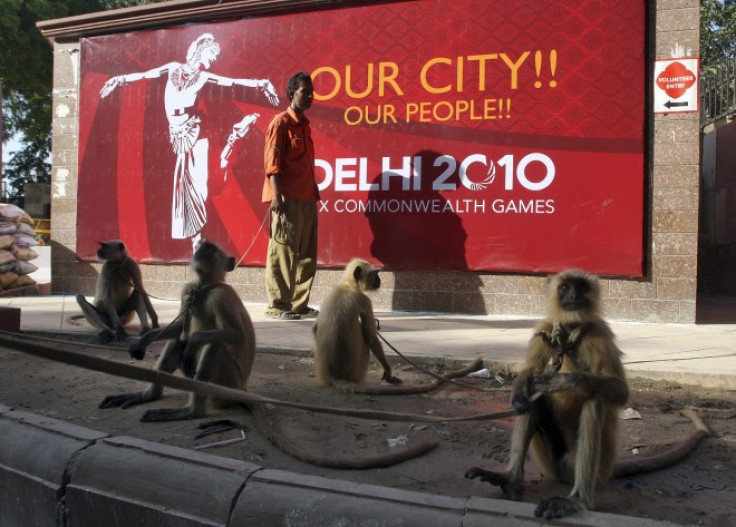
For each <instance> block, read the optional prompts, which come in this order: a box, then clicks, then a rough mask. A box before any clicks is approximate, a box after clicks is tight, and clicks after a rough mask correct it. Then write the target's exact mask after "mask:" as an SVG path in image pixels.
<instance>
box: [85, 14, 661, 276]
mask: <svg viewBox="0 0 736 527" xmlns="http://www.w3.org/2000/svg"><path fill="white" fill-rule="evenodd" d="M299 70H306V71H307V72H309V73H310V74H311V75H312V77H313V81H314V89H315V100H314V103H313V105H312V108H311V109H310V110H309V111H308V113H307V115H308V117H309V118H310V120H311V123H312V133H313V138H314V143H315V150H316V166H317V170H316V173H317V178H318V183H319V187H320V194H321V198H322V201H321V202H320V204H319V223H320V225H319V238H320V241H319V263H320V265H322V266H325V267H334V266H342V265H344V264H345V263H346V262H347V261H348V260H350V259H351V258H353V257H362V258H366V259H369V260H371V261H374V262H376V263H379V264H381V265H383V266H385V267H389V268H392V269H418V270H432V269H437V270H465V269H469V270H483V271H499V272H552V271H557V270H559V269H561V268H565V267H581V268H585V269H586V270H589V271H591V272H596V273H600V274H616V275H630V276H637V275H641V274H642V272H643V259H644V254H643V251H644V249H643V246H644V243H643V231H644V220H643V218H644V188H645V182H644V174H645V140H644V134H645V129H646V125H645V90H646V81H645V75H646V71H647V68H646V57H645V3H644V2H641V1H639V0H626V1H624V2H622V3H619V4H617V5H616V8H615V9H613V8H612V7H611V4H610V2H606V1H603V0H565V1H562V2H529V1H524V0H514V1H509V2H500V3H498V2H478V1H474V0H455V1H453V2H446V1H444V0H417V1H407V2H392V3H386V4H375V5H367V6H359V7H343V8H340V9H324V10H319V11H314V12H300V13H294V14H279V15H273V16H265V17H260V18H249V19H243V20H236V21H228V22H217V23H211V24H198V25H188V26H183V27H176V28H170V29H161V30H147V31H138V32H131V33H124V34H113V35H108V36H102V37H94V38H90V39H85V40H83V41H82V43H81V89H80V93H81V95H80V133H79V189H78V198H79V200H78V217H77V240H78V241H77V252H78V255H79V257H80V258H82V259H92V258H94V252H95V249H96V242H97V240H102V239H108V238H120V239H122V240H124V241H125V242H126V244H127V246H128V248H129V250H130V252H131V253H132V254H133V256H134V257H135V258H136V259H137V260H139V261H143V262H162V263H163V262H186V261H188V260H189V258H190V256H191V251H192V244H193V242H194V241H196V240H197V239H198V238H199V237H205V238H208V239H211V240H214V241H216V242H218V243H220V244H222V245H223V246H224V247H225V248H226V249H227V250H228V251H229V252H231V253H232V254H234V255H236V256H237V257H240V256H242V255H244V254H245V258H244V259H243V264H247V265H263V264H264V258H265V253H266V244H267V237H268V232H267V231H268V228H267V224H266V227H265V228H262V227H261V225H262V223H263V220H264V217H265V215H266V213H267V205H266V204H264V203H261V188H262V185H263V179H264V175H263V148H264V144H263V143H264V133H265V130H266V127H267V125H268V123H269V121H270V119H271V117H272V116H273V115H275V114H276V113H277V112H279V111H281V110H283V109H284V108H285V107H286V106H287V104H288V101H287V100H286V94H285V86H286V81H287V79H288V78H289V76H291V74H293V73H295V72H296V71H299ZM272 87H273V90H275V93H276V94H277V96H278V97H274V92H272ZM277 99H278V100H277ZM246 253H247V254H246Z"/></svg>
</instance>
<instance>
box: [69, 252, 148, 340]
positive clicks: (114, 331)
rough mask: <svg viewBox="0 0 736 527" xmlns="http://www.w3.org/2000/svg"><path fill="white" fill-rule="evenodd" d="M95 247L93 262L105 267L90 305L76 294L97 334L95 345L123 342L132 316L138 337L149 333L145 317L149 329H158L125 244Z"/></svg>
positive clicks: (99, 276) (141, 281)
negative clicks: (96, 248) (95, 252)
mask: <svg viewBox="0 0 736 527" xmlns="http://www.w3.org/2000/svg"><path fill="white" fill-rule="evenodd" d="M98 243H99V244H100V248H99V249H98V250H97V258H98V259H99V260H102V261H104V262H105V263H104V264H103V265H102V269H101V270H100V274H99V275H98V276H97V288H96V290H95V298H94V301H93V303H91V304H90V303H89V302H88V301H87V299H86V298H85V297H84V295H82V294H78V295H77V303H78V304H79V307H80V308H82V312H83V313H84V317H85V318H86V319H87V321H88V322H89V323H90V324H92V325H93V326H95V327H96V328H98V329H99V330H101V331H100V333H99V334H98V339H99V341H100V342H101V343H106V342H110V341H111V340H118V341H124V340H126V339H127V337H128V334H127V333H126V331H125V328H124V327H123V326H124V325H125V324H127V323H128V322H130V321H131V320H132V319H133V316H134V315H135V314H136V313H137V314H138V318H139V319H140V322H141V333H145V332H146V331H148V330H149V329H150V328H149V326H148V319H147V316H146V315H148V316H150V317H151V325H152V326H153V327H154V328H158V315H156V311H155V310H154V309H153V305H152V304H151V299H150V298H148V293H146V290H145V289H144V288H143V279H142V277H141V270H140V268H139V267H138V264H137V263H136V262H135V260H133V259H132V258H131V257H130V256H129V255H128V252H127V251H126V250H125V244H124V243H123V242H121V241H120V240H110V241H107V242H98ZM80 318H81V317H80Z"/></svg>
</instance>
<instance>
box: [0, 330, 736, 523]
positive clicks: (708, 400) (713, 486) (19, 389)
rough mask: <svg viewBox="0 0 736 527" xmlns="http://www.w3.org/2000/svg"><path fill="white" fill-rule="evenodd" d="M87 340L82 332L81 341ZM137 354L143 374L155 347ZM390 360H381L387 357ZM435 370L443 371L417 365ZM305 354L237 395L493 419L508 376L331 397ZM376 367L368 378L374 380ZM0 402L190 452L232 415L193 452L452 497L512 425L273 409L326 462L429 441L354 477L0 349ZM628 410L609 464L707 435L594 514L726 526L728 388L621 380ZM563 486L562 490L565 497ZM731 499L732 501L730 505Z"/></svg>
mask: <svg viewBox="0 0 736 527" xmlns="http://www.w3.org/2000/svg"><path fill="white" fill-rule="evenodd" d="M54 336H55V337H57V338H62V337H64V338H67V339H72V340H77V341H79V340H84V339H85V338H86V337H84V334H82V336H81V337H80V334H79V333H76V334H73V335H71V334H67V335H66V336H62V335H54ZM90 338H91V335H90ZM153 349H154V352H153V353H149V354H148V355H147V356H146V359H145V361H143V364H145V365H147V366H149V367H151V366H152V365H153V363H154V362H155V360H156V356H157V355H158V353H159V351H160V348H159V349H157V348H153ZM95 353H97V354H99V355H100V356H103V357H107V358H110V359H113V360H119V361H127V360H129V359H128V356H127V352H126V351H125V349H124V348H122V347H118V348H114V347H113V348H109V349H107V350H99V351H95ZM397 361H399V362H395V371H394V373H395V374H396V375H398V376H399V377H400V378H402V380H404V382H405V383H408V382H428V380H430V379H429V378H428V376H427V375H426V374H424V373H422V372H418V371H417V370H416V369H415V368H414V367H412V366H410V365H407V364H406V363H402V362H400V359H398V358H397ZM392 362H393V361H392ZM425 366H427V367H428V368H430V369H432V370H433V371H435V372H437V373H444V371H445V368H444V365H443V364H434V365H425ZM312 370H313V364H312V362H311V360H310V358H309V357H303V356H294V355H284V354H274V353H260V354H259V355H258V356H257V358H256V362H255V365H254V367H253V372H252V374H251V379H250V382H249V391H251V392H254V393H258V394H261V395H266V396H270V397H274V398H277V399H285V400H292V401H300V402H310V403H314V404H320V405H325V406H342V407H350V408H366V409H373V410H385V411H396V412H404V413H411V414H419V415H425V414H426V415H437V416H460V415H471V414H477V413H484V412H494V411H501V410H504V409H506V408H507V401H508V389H509V386H510V383H511V379H509V378H508V377H505V376H504V375H503V373H501V372H498V373H497V374H494V375H492V376H491V378H490V379H483V378H472V379H469V378H466V379H463V382H465V383H468V384H472V385H473V386H475V387H478V388H482V389H484V390H486V391H484V392H481V391H476V390H472V389H469V388H465V387H460V386H456V385H451V384H450V385H445V386H444V387H442V388H440V389H438V390H436V391H434V392H430V393H428V394H423V395H407V396H391V397H381V396H366V395H356V394H344V393H337V392H335V391H333V390H330V389H327V388H322V387H319V386H318V385H317V382H316V380H315V378H314V375H313V373H312ZM379 378H380V374H379V372H378V370H372V371H371V372H370V374H369V380H370V381H371V382H374V383H376V382H378V379H379ZM0 379H2V382H0V403H1V404H4V405H6V406H8V407H11V408H13V409H17V410H25V411H30V412H34V413H37V414H41V415H46V416H50V417H53V418H56V419H61V420H65V421H69V422H72V423H75V424H77V425H81V426H86V427H88V428H92V429H95V430H100V431H104V432H107V433H109V434H112V435H127V436H133V437H138V438H142V439H146V440H149V441H156V442H159V443H164V444H169V445H174V446H178V447H183V448H188V449H194V448H195V447H196V446H198V445H204V444H207V443H211V442H213V441H219V440H226V439H233V438H237V437H238V436H239V435H240V433H239V432H238V431H236V430H230V431H226V432H221V433H218V434H214V435H210V436H207V437H204V438H201V439H195V436H196V435H197V434H198V433H199V431H200V430H199V429H198V425H199V424H201V423H204V422H208V421H212V420H214V419H225V418H227V419H233V420H235V421H238V422H240V423H243V424H245V425H246V426H247V428H248V429H249V431H248V432H247V434H246V439H245V440H243V441H239V442H235V443H231V444H228V445H225V446H217V447H212V448H208V449H205V450H203V451H204V452H208V453H210V454H214V455H219V456H225V457H231V458H235V459H241V460H245V461H249V462H252V463H256V464H260V465H264V466H269V467H274V468H280V469H286V470H292V471H296V472H301V473H307V474H314V475H320V476H325V477H330V478H336V479H344V480H350V481H354V482H361V483H371V484H377V485H384V486H388V487H394V488H401V489H406V490H414V491H421V492H426V493H436V494H444V495H449V496H457V497H469V496H485V497H493V498H502V497H503V496H502V494H501V492H500V491H499V490H497V489H496V488H494V487H491V486H490V485H488V484H485V483H481V482H478V481H473V480H468V479H465V478H464V477H463V474H464V473H465V471H466V470H467V469H468V468H470V467H472V466H481V467H485V468H491V467H494V466H496V467H498V466H501V465H502V464H503V462H504V461H505V459H506V455H507V452H508V444H509V433H510V429H511V426H512V425H513V420H512V419H509V420H503V421H480V422H446V423H445V422H443V423H421V422H414V423H412V422H383V421H368V420H363V419H358V418H346V417H336V416H329V415H324V414H316V413H312V412H306V411H302V410H293V409H287V408H283V407H278V408H275V409H273V410H272V415H273V420H274V422H275V423H276V425H277V427H278V428H279V429H280V430H281V431H282V432H283V434H284V435H285V436H286V437H288V438H290V440H292V441H293V442H294V443H296V444H297V445H298V446H299V447H300V448H302V449H303V450H306V451H308V452H310V453H314V454H319V455H328V456H331V457H337V456H348V457H363V456H366V455H373V454H378V453H385V452H395V451H396V449H399V448H401V447H400V446H398V447H395V448H390V447H389V446H387V443H388V441H389V440H398V441H399V442H401V441H402V440H403V439H404V437H405V438H406V441H407V444H408V445H412V444H416V442H418V441H420V440H422V439H427V438H434V439H436V440H437V441H438V443H439V445H438V446H437V448H435V449H434V450H432V451H431V452H429V453H427V454H425V455H423V456H421V457H418V458H415V459H412V460H409V461H405V462H402V463H399V464H397V465H394V466H391V467H388V468H380V469H366V470H340V469H326V468H321V467H317V466H314V465H310V464H307V463H305V462H302V461H298V460H296V459H294V458H293V457H291V456H289V455H287V454H286V453H284V452H283V451H281V450H280V449H278V448H276V447H275V446H273V445H272V444H271V443H270V442H269V441H268V440H267V439H265V437H264V435H263V434H262V433H261V431H260V430H259V428H258V426H257V424H256V422H255V420H254V418H253V417H252V415H251V414H250V412H249V411H247V410H246V409H244V408H240V407H235V408H230V409H225V410H223V409H214V410H212V412H211V415H209V416H208V417H206V418H203V419H197V420H190V421H181V422H170V423H141V422H140V421H139V419H140V416H141V415H142V413H143V412H144V411H145V410H146V409H148V408H158V407H173V406H179V405H182V404H183V403H184V402H185V400H186V394H184V393H182V392H176V391H171V390H167V391H166V392H165V398H164V399H163V400H161V401H158V402H155V403H150V404H147V405H144V406H139V407H135V408H131V409H128V410H120V409H108V410H101V409H98V407H97V405H98V403H99V402H100V401H101V400H102V398H103V397H104V396H106V395H109V394H116V393H124V392H131V391H138V390H139V389H141V388H142V387H143V385H142V383H140V382H137V381H131V380H127V379H124V378H119V377H112V376H109V375H106V374H103V373H97V372H92V371H87V370H82V369H78V368H75V367H73V366H68V365H64V364H61V363H56V362H52V361H48V360H44V359H40V358H36V357H33V356H31V355H26V354H23V353H20V352H15V351H9V350H5V349H0ZM630 384H631V399H630V401H629V404H628V405H627V406H628V407H630V408H632V409H634V410H636V411H637V412H638V413H639V414H640V416H641V418H640V419H627V420H624V421H623V422H622V435H621V447H620V452H619V456H620V457H629V456H632V455H648V454H652V453H654V452H657V451H659V450H661V449H664V448H667V447H668V446H671V445H672V444H673V443H675V442H677V441H679V440H680V439H682V438H684V437H685V436H686V435H688V434H689V433H690V432H691V430H692V426H691V424H690V422H689V421H688V420H687V419H685V418H683V417H681V416H680V415H679V413H678V411H679V410H681V409H683V408H685V407H695V408H697V409H698V411H699V412H700V414H701V415H702V416H703V417H704V419H705V420H706V421H707V422H708V424H709V425H710V426H711V428H712V430H713V432H714V437H712V438H708V439H705V440H704V441H702V442H701V443H700V445H699V446H698V447H697V449H696V451H695V452H694V453H693V454H691V455H690V456H689V457H688V458H687V459H686V460H684V461H682V462H680V463H678V464H677V465H675V466H672V467H670V468H668V469H665V470H661V471H659V472H655V473H652V474H648V475H640V476H635V477H631V478H624V479H619V480H613V481H611V482H610V484H609V485H608V487H607V488H606V489H605V490H603V491H601V492H600V494H599V498H598V510H600V511H606V512H613V513H617V514H625V515H629V516H638V517H646V518H653V519H661V520H669V521H672V522H675V523H678V524H683V525H707V526H730V525H736V520H733V519H732V515H733V511H734V505H733V504H734V503H735V502H736V391H733V390H728V391H713V390H704V389H702V388H698V387H694V386H684V385H679V384H674V383H663V382H651V381H647V380H642V379H630ZM527 467H528V470H527V477H526V484H525V488H524V499H525V500H529V501H531V502H535V501H538V500H539V498H540V497H542V496H546V495H550V494H559V493H560V492H564V489H565V488H564V487H562V488H561V487H560V486H559V485H552V484H549V483H545V482H544V481H542V480H541V478H540V477H539V473H538V471H537V469H536V468H535V467H534V465H533V463H529V464H528V465H527ZM568 490H569V489H568ZM732 500H734V501H732Z"/></svg>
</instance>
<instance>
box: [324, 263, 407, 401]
mask: <svg viewBox="0 0 736 527" xmlns="http://www.w3.org/2000/svg"><path fill="white" fill-rule="evenodd" d="M378 271H379V269H377V268H376V267H374V266H373V265H371V264H370V263H368V262H366V261H365V260H359V259H354V260H352V261H351V262H350V263H349V264H348V265H347V267H346V268H345V274H344V276H343V279H342V281H341V282H340V283H339V284H338V285H337V286H336V287H335V288H334V289H333V290H332V291H331V292H330V294H329V295H328V296H327V298H325V300H324V301H323V302H322V303H321V305H320V312H319V315H318V316H317V320H316V322H315V323H314V326H313V327H312V333H313V334H314V341H315V348H314V360H315V364H316V374H317V379H318V380H319V382H320V383H321V384H324V385H333V386H338V387H344V388H347V387H349V386H350V385H351V384H358V383H361V382H362V381H363V379H365V376H366V374H367V373H368V366H369V363H370V353H371V352H373V355H375V357H376V359H378V362H380V363H381V366H383V376H382V378H381V380H384V381H386V382H388V383H390V384H397V383H400V382H401V380H400V379H398V378H396V377H394V376H393V375H392V374H391V366H390V365H389V363H388V361H387V360H386V355H385V354H384V352H383V346H381V341H380V340H379V339H378V334H377V330H376V319H375V317H374V315H373V303H372V302H371V300H370V298H368V296H367V295H366V294H365V291H375V290H376V289H378V288H379V287H380V286H381V279H380V277H379V276H378Z"/></svg>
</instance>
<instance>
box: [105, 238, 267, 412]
mask: <svg viewBox="0 0 736 527" xmlns="http://www.w3.org/2000/svg"><path fill="white" fill-rule="evenodd" d="M191 266H192V269H193V270H194V272H195V273H196V274H197V280H196V281H194V282H190V283H188V284H186V285H185V286H184V289H183V291H182V295H181V307H180V309H179V316H178V317H177V318H176V319H175V320H174V321H173V322H172V323H171V324H169V325H168V326H167V327H165V328H163V329H162V330H160V331H151V332H148V333H146V334H145V335H143V336H142V337H141V339H140V340H139V341H138V342H137V343H135V344H133V345H131V346H130V348H129V351H130V354H131V356H132V357H133V358H135V359H138V360H140V359H142V358H143V356H144V355H145V352H146V347H147V346H148V345H149V344H150V343H151V342H153V341H154V340H158V339H162V340H167V341H168V342H167V343H166V346H165V347H164V350H163V352H162V353H161V357H160V358H159V359H158V361H157V362H156V365H155V369H157V370H161V371H164V372H167V373H172V372H174V371H175V370H176V369H181V370H182V371H183V372H184V374H185V375H186V376H187V377H191V378H194V379H196V380H200V381H205V382H213V383H215V384H221V385H223V386H227V387H230V388H236V389H240V390H244V389H245V386H246V382H247V381H248V376H249V375H250V371H251V368H252V366H253V360H254V358H255V353H256V338H255V331H254V329H253V323H252V322H251V319H250V316H249V315H248V312H247V311H246V309H245V306H244V305H243V302H242V301H241V300H240V298H239V297H238V295H237V293H236V292H235V290H234V289H233V288H232V287H231V286H230V285H228V284H226V283H225V275H226V273H227V272H229V271H232V270H233V269H234V268H235V258H233V257H232V256H229V255H228V254H227V253H225V251H223V250H222V249H221V248H220V247H219V246H218V245H216V244H214V243H212V242H210V241H207V240H205V241H203V242H202V244H201V245H200V246H199V247H198V248H197V250H196V251H195V252H194V255H193V256H192V264H191ZM162 394H163V387H162V386H161V385H158V384H151V385H149V386H148V388H146V389H145V390H144V391H142V392H139V393H130V394H122V395H110V396H108V397H106V398H105V399H104V400H103V401H102V402H101V403H100V408H112V407H116V406H119V407H122V408H128V407H131V406H134V405H137V404H141V403H147V402H150V401H155V400H157V399H160V398H161V396H162ZM206 399H207V398H206V397H205V396H204V395H199V394H195V393H192V394H190V396H189V401H188V403H187V405H186V406H184V407H182V408H173V409H167V408H163V409H157V410H149V411H147V412H146V413H145V414H144V415H143V417H142V418H141V421H173V420H178V419H193V418H196V417H202V416H204V415H205V413H206V402H207V401H206Z"/></svg>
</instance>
